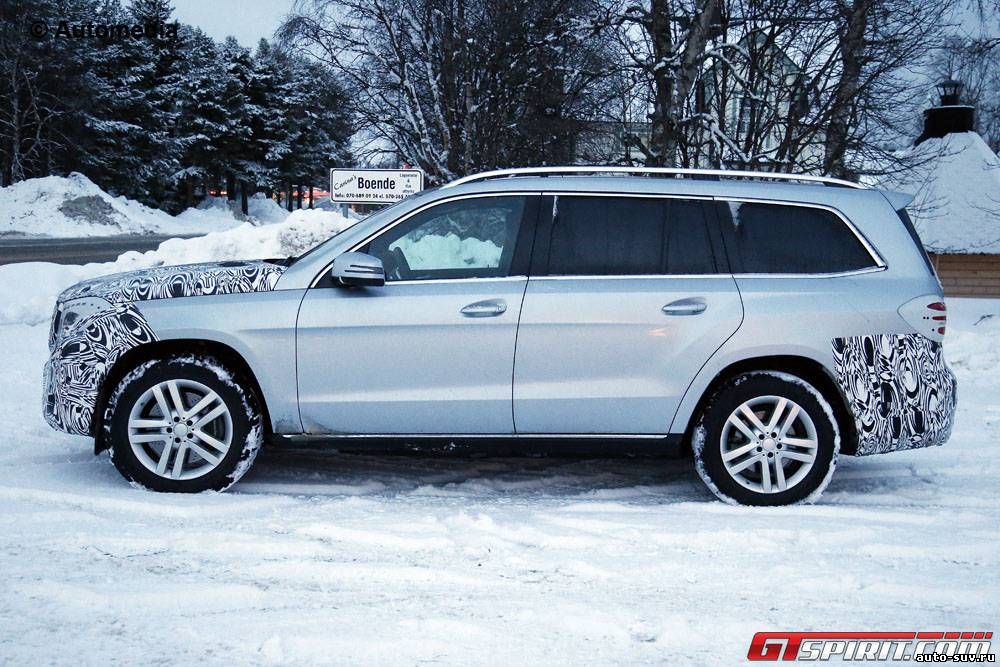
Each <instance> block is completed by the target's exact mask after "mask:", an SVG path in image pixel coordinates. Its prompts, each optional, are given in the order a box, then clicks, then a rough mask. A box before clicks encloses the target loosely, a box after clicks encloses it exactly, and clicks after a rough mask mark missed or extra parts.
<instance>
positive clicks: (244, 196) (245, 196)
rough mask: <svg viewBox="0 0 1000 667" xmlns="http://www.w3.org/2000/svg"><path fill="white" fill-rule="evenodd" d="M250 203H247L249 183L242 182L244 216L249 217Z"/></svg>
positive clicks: (241, 208)
mask: <svg viewBox="0 0 1000 667" xmlns="http://www.w3.org/2000/svg"><path fill="white" fill-rule="evenodd" d="M248 204H249V202H248V201H247V182H246V181H240V210H241V211H243V215H248V214H249V212H250V207H249V205H248Z"/></svg>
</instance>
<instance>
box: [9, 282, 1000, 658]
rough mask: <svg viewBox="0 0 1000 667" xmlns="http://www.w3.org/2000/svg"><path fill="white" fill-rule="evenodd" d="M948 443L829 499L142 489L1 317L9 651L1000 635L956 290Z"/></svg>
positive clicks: (578, 645)
mask: <svg viewBox="0 0 1000 667" xmlns="http://www.w3.org/2000/svg"><path fill="white" fill-rule="evenodd" d="M949 304H950V311H951V312H950V313H949V314H950V320H951V322H950V323H949V326H950V329H949V335H948V339H947V343H946V349H947V350H948V357H949V359H950V361H951V362H952V364H953V366H954V368H955V370H956V372H957V374H958V376H959V382H960V385H959V396H960V399H959V400H960V407H959V417H958V422H957V426H956V430H955V433H954V436H953V438H952V441H951V442H950V443H949V444H948V445H947V446H946V447H944V448H940V449H935V450H933V451H918V452H909V453H904V454H897V455H892V456H885V457H873V458H869V459H852V458H846V459H842V460H841V465H840V467H839V469H838V471H837V473H836V475H835V476H834V479H833V483H832V485H831V486H830V488H829V490H828V491H827V493H826V494H825V495H824V496H823V498H822V500H821V502H820V504H819V505H815V506H807V507H792V508H776V509H749V508H738V507H729V506H726V505H723V504H721V503H719V502H717V501H715V500H714V499H713V497H712V496H711V495H710V494H709V493H708V491H706V490H705V489H704V488H703V487H702V484H701V482H700V481H699V480H698V478H697V476H696V475H695V474H694V472H693V470H692V469H691V466H690V463H689V462H686V461H657V460H589V461H582V460H575V461H574V460H566V459H561V460H560V459H456V458H417V457H391V456H343V455H336V454H330V453H320V452H314V451H295V452H289V451H272V452H267V451H265V453H264V455H263V456H262V458H261V459H260V460H259V462H258V464H257V465H256V467H255V468H254V469H253V470H252V471H251V472H250V474H248V475H247V477H246V478H245V479H244V481H243V482H242V483H241V484H239V485H238V486H237V487H235V488H234V489H233V490H232V491H230V492H228V493H225V494H219V495H201V496H196V497H177V496H164V495H155V494H151V493H147V492H143V491H139V490H135V489H132V488H130V487H128V486H126V485H125V484H124V483H123V482H122V480H121V478H120V477H119V476H118V473H117V472H115V470H114V469H113V468H112V467H111V466H110V465H109V464H108V461H107V457H105V456H102V457H99V458H94V457H93V456H91V455H90V453H89V451H88V447H89V442H88V441H87V440H85V439H83V438H75V437H71V436H65V435H61V434H57V433H55V432H53V431H51V430H50V429H48V427H47V426H46V425H45V424H44V422H43V421H42V419H41V416H40V414H39V413H40V410H39V405H38V403H39V395H40V393H41V389H40V378H39V375H40V368H41V364H42V361H43V359H44V357H45V354H46V350H45V325H44V324H42V325H35V326H27V325H19V324H18V325H5V326H0V350H4V355H3V361H0V369H2V371H3V378H4V385H3V388H2V391H0V425H2V426H0V428H2V429H3V434H4V437H3V439H2V444H0V663H9V664H13V665H26V664H42V663H45V664H48V663H52V664H74V665H76V664H94V665H104V664H111V663H114V662H116V661H117V662H121V663H139V662H142V663H143V664H166V663H179V664H192V663H199V664H203V665H215V664H234V663H235V664H296V665H298V664H318V663H343V664H357V663H358V662H360V661H365V662H375V663H393V664H413V663H418V662H444V663H465V664H469V663H473V664H482V663H487V664H517V663H525V662H527V663H540V662H545V663H552V664H581V663H591V664H592V663H601V664H606V663H662V664H670V665H678V664H712V665H716V664H743V663H744V657H745V655H746V651H747V648H748V645H749V642H750V638H751V636H752V635H753V633H754V632H755V631H758V630H766V629H770V630H780V629H787V630H897V631H898V630H917V629H938V630H992V631H994V632H995V631H998V630H1000V623H998V621H1000V603H998V596H1000V578H998V577H997V571H998V566H1000V503H998V489H1000V457H998V456H997V448H998V447H1000V444H998V442H997V441H998V439H1000V314H998V315H997V316H996V317H994V318H991V319H990V320H988V321H985V322H982V323H980V324H978V325H975V326H974V325H973V323H974V322H976V321H977V320H978V319H979V316H980V315H983V314H988V313H1000V302H998V301H993V302H989V301H971V300H970V301H961V302H960V301H950V302H949Z"/></svg>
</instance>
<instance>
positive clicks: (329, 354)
mask: <svg viewBox="0 0 1000 667" xmlns="http://www.w3.org/2000/svg"><path fill="white" fill-rule="evenodd" d="M526 283H527V279H526V278H524V277H515V278H497V279H470V280H438V281H418V282H400V283H387V284H386V285H385V286H384V287H377V288H364V289H311V290H309V292H308V293H307V294H306V297H305V299H304V300H303V302H302V308H301V310H300V313H299V322H298V339H297V345H298V359H299V364H298V376H299V410H300V413H301V416H302V424H303V426H304V427H305V430H306V432H307V433H315V434H321V433H323V434H330V433H337V434H383V433H384V434H394V433H395V434H398V433H420V434H451V433H478V434H483V433H488V434H505V433H506V434H509V433H512V432H513V420H512V416H511V373H512V365H513V359H514V341H515V337H516V333H517V320H518V316H519V315H520V311H521V302H522V298H523V296H524V289H525V285H526ZM463 310H465V311H466V312H465V313H463V312H462V311H463Z"/></svg>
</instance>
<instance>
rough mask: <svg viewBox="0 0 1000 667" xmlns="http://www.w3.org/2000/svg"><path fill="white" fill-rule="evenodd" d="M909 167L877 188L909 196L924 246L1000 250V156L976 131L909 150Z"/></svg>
mask: <svg viewBox="0 0 1000 667" xmlns="http://www.w3.org/2000/svg"><path fill="white" fill-rule="evenodd" d="M907 157H908V158H910V159H912V160H913V162H914V164H915V166H914V168H913V169H912V170H911V171H908V172H906V173H904V174H899V175H895V176H893V177H890V178H889V179H887V180H886V181H885V182H883V183H882V184H881V186H882V187H885V188H888V189H892V190H901V191H903V192H908V193H911V194H913V195H914V200H913V202H912V203H911V204H910V205H909V206H907V207H906V210H907V211H908V212H909V214H910V217H911V218H912V219H913V224H914V226H915V227H916V228H917V232H918V233H919V234H920V239H921V240H922V241H923V243H924V246H925V247H926V248H927V249H928V250H930V251H931V252H938V253H965V254H972V253H985V254H1000V159H998V158H997V156H996V155H995V154H994V153H993V151H992V150H990V147H989V146H987V145H986V142H985V141H983V139H982V137H980V136H979V135H978V134H976V133H975V132H960V133H955V134H948V135H945V136H944V137H943V138H934V139H927V140H926V141H924V142H922V143H921V144H920V145H919V146H915V147H913V148H912V149H910V152H909V155H908V156H907Z"/></svg>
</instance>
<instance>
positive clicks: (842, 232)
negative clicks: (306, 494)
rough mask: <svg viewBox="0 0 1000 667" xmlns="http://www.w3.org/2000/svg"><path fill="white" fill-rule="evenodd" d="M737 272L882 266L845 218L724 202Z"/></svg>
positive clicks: (728, 240) (722, 209)
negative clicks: (877, 263) (876, 262)
mask: <svg viewBox="0 0 1000 667" xmlns="http://www.w3.org/2000/svg"><path fill="white" fill-rule="evenodd" d="M718 211H719V214H720V216H722V228H723V235H724V238H725V240H726V248H727V250H728V252H729V254H730V260H731V262H732V264H733V272H734V273H775V274H782V273H798V274H803V273H805V274H818V273H841V272H844V271H857V270H859V269H866V268H871V267H874V266H876V264H875V260H874V259H873V258H872V256H871V254H870V253H869V252H868V250H867V249H866V248H865V246H864V245H863V244H862V243H861V241H860V240H859V239H858V237H857V236H856V235H855V234H854V232H853V231H852V230H851V229H850V228H849V227H848V226H847V224H845V223H844V221H843V220H842V219H841V218H840V217H839V216H837V215H836V214H834V213H833V212H831V211H827V210H825V209H821V208H812V207H809V206H796V205H788V204H770V203H758V202H736V201H733V202H722V203H721V205H720V206H719V208H718Z"/></svg>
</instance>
